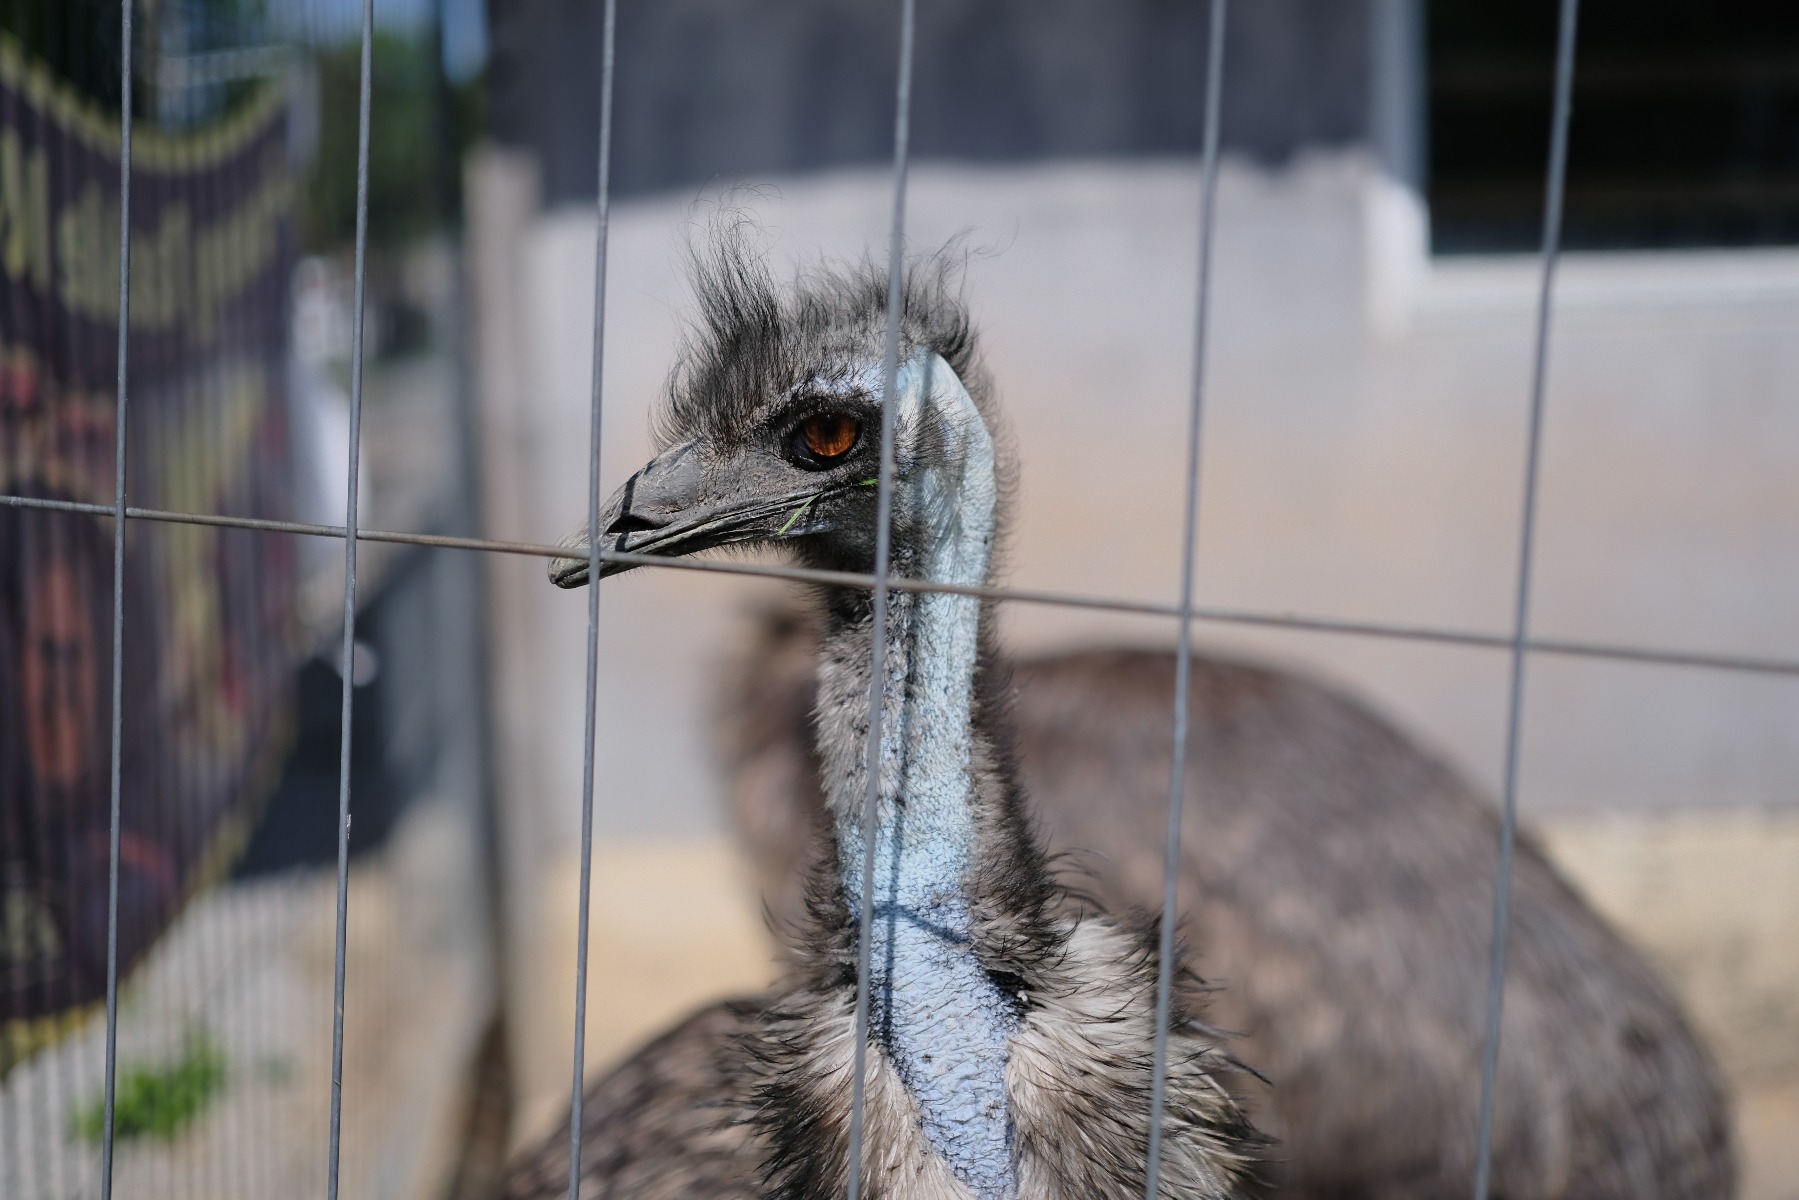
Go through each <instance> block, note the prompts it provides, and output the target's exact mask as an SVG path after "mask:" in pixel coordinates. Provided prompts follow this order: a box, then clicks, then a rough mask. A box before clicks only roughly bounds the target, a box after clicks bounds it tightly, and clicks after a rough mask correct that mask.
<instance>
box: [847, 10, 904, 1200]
mask: <svg viewBox="0 0 1799 1200" xmlns="http://www.w3.org/2000/svg"><path fill="white" fill-rule="evenodd" d="M916 10H917V5H916V4H915V2H914V0H900V44H899V81H898V83H897V84H896V85H895V88H894V113H893V229H892V232H891V233H890V235H889V239H888V246H887V348H886V355H885V358H884V360H883V362H882V364H881V384H882V392H881V469H880V475H879V486H878V487H877V488H876V502H875V561H874V612H873V620H872V622H871V625H872V633H873V638H872V642H871V646H870V649H869V673H868V746H867V749H866V751H865V757H864V762H863V770H864V771H865V772H866V774H867V777H868V791H867V793H866V794H865V795H864V796H863V798H862V896H861V907H860V908H859V909H858V911H857V914H856V916H857V922H858V924H857V932H856V1035H855V1036H856V1041H855V1051H854V1056H855V1062H854V1068H853V1069H854V1077H853V1082H852V1085H851V1087H852V1091H851V1096H850V1144H849V1200H859V1197H860V1196H861V1194H862V1134H863V1116H864V1109H865V1108H866V1107H867V1100H868V1094H867V1093H868V1078H867V1076H868V1004H869V982H870V981H869V973H870V971H871V969H872V968H871V964H870V954H871V945H870V943H871V941H872V939H873V937H874V877H875V814H876V810H877V808H878V806H879V804H880V795H881V702H882V699H883V693H884V691H885V689H884V687H883V686H882V685H883V683H884V682H885V680H886V675H887V591H888V589H887V572H888V568H889V566H890V565H891V562H890V560H891V558H892V549H893V545H892V543H893V530H892V524H893V430H894V410H895V409H896V408H897V407H898V403H899V401H898V397H897V395H896V394H895V393H896V391H897V389H898V386H899V337H900V316H901V312H900V309H901V306H902V305H903V303H904V301H905V279H904V275H905V252H906V251H905V246H906V168H907V155H908V153H909V151H910V149H911V140H912V43H913V37H914V26H915V25H916V23H917V11H916Z"/></svg>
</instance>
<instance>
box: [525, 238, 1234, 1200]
mask: <svg viewBox="0 0 1799 1200" xmlns="http://www.w3.org/2000/svg"><path fill="white" fill-rule="evenodd" d="M952 278H953V277H952V274H951V272H950V271H949V269H948V268H947V267H946V266H945V265H944V263H943V262H942V261H940V260H927V261H923V262H920V263H916V264H914V265H913V266H911V267H910V268H909V269H908V270H907V272H906V274H905V277H904V278H903V280H902V288H901V291H902V293H903V300H902V307H901V317H900V335H901V340H900V351H899V370H898V376H897V381H896V386H895V389H894V395H893V396H891V397H888V396H886V395H884V394H883V391H884V378H883V376H884V369H883V363H884V352H885V333H886V322H887V316H886V313H887V291H888V279H887V276H886V272H885V271H884V270H881V269H879V268H876V267H873V266H869V265H862V266H848V267H820V268H818V269H817V270H815V271H814V272H812V273H811V274H809V275H807V276H804V277H802V278H801V280H800V281H799V282H798V284H797V285H795V286H794V287H792V288H790V289H788V290H786V291H780V290H777V288H776V286H775V285H774V282H773V280H772V278H771V276H770V275H769V273H768V270H767V268H766V266H765V265H763V264H762V263H761V261H760V260H759V259H757V258H756V257H755V256H754V255H752V254H751V253H749V252H748V251H747V250H746V249H745V247H744V246H743V244H742V242H741V240H740V239H739V238H737V237H736V236H734V235H731V234H725V235H721V236H720V237H719V238H718V239H717V245H716V247H715V254H714V255H713V256H712V257H710V258H709V259H708V260H707V261H704V262H702V263H701V264H699V266H698V271H697V277H696V287H695V291H696V293H697V295H698V299H699V305H700V312H701V322H700V327H699V328H698V329H697V330H696V332H695V334H694V335H693V336H692V337H690V339H689V343H688V345H687V346H686V347H685V348H684V350H685V352H684V354H683V355H682V359H681V361H680V362H679V364H678V365H677V367H676V370H675V372H674V374H673V376H672V377H671V381H670V385H669V389H668V395H667V402H666V406H665V409H664V416H663V421H662V425H661V430H660V434H661V436H660V441H661V443H662V446H663V448H662V451H661V452H660V453H659V454H657V455H656V457H655V458H654V459H652V460H651V461H650V462H649V463H648V464H647V465H646V466H644V467H643V468H642V469H641V470H639V471H638V472H637V473H636V474H635V475H633V476H632V477H631V478H630V479H629V480H628V481H627V482H626V483H625V484H624V486H623V487H621V488H620V489H619V490H618V491H617V492H616V493H615V494H614V495H613V496H612V498H611V499H610V500H609V501H608V504H607V507H606V510H605V512H604V515H603V518H602V528H603V531H604V532H603V537H604V539H605V545H606V546H607V547H609V548H613V549H617V550H623V551H633V552H636V553H640V554H653V555H667V556H675V555H686V554H693V553H696V552H699V551H703V550H708V549H714V548H717V547H721V546H752V545H780V546H784V547H786V548H788V549H790V550H791V552H792V554H793V556H794V557H795V558H796V559H797V560H798V561H799V562H800V563H802V564H804V565H806V566H811V567H818V568H825V569H832V570H839V571H856V572H867V571H869V570H871V569H872V566H873V563H874V544H875V520H876V489H875V488H874V487H872V486H870V485H871V484H872V483H873V481H874V480H875V479H876V477H877V475H878V471H879V468H878V462H879V454H880V433H879V430H880V426H881V418H882V406H883V405H885V404H892V405H893V417H894V421H895V428H896V439H895V447H894V491H893V519H892V526H891V528H892V566H893V570H894V572H895V574H896V575H900V576H905V577H910V578H913V579H922V580H929V581H932V582H936V583H942V584H949V585H976V584H982V583H986V582H988V581H989V580H990V579H991V578H992V575H993V559H994V551H995V547H996V545H997V544H998V542H999V538H1000V531H1001V528H1002V525H1003V508H1004V504H1003V501H1004V496H1005V493H1006V491H1007V480H1008V477H1009V473H1010V467H1009V463H1008V455H1007V452H1006V449H1005V444H1004V441H1003V439H1002V438H1001V437H1000V436H998V430H997V426H996V420H995V411H994V406H993V402H992V399H991V389H990V385H989V382H988V379H987V377H986V374H985V372H984V371H983V370H982V368H981V365H980V362H979V358H978V355H977V352H976V344H975V336H974V332H973V329H972V327H971V324H970V320H969V316H968V313H967V310H966V308H965V306H964V305H963V304H962V302H961V300H960V298H959V295H958V294H957V293H956V291H955V289H954V287H953V286H952ZM585 543H586V530H585V528H583V529H582V530H581V531H580V532H578V533H577V534H576V535H575V537H574V538H573V539H571V542H570V545H571V553H570V557H568V558H565V559H558V560H555V561H554V562H552V564H551V566H550V575H551V579H552V580H553V581H554V582H555V583H557V584H558V585H560V586H563V587H573V586H579V585H581V584H582V583H585V582H586V581H587V572H588V559H587V557H586V553H587V551H586V546H585ZM625 569H626V566H625V565H624V564H622V563H618V562H609V563H607V564H606V565H605V567H603V568H602V570H601V574H602V575H608V574H613V573H616V572H619V571H622V570H625ZM816 600H817V607H818V612H819V620H820V626H821V630H820V635H819V642H818V646H817V653H816V686H817V701H816V706H815V710H814V716H813V720H814V722H815V725H816V734H817V737H816V747H817V753H818V758H819V763H820V768H821V772H820V779H821V781H822V785H823V792H822V797H823V811H824V812H825V813H826V814H827V819H826V821H825V830H826V836H824V837H823V838H822V839H821V840H820V841H819V842H818V843H817V844H816V846H815V847H813V849H814V850H815V851H816V855H815V856H814V859H813V862H812V869H811V870H810V872H809V874H808V878H809V881H810V884H809V890H808V894H807V899H806V902H805V903H804V904H803V905H801V906H799V907H798V908H797V909H796V911H795V913H794V924H793V935H792V936H793V954H792V962H791V965H790V968H789V970H788V972H787V974H786V976H785V978H784V979H783V980H781V981H780V982H779V983H778V984H777V986H776V987H775V988H774V989H773V990H772V991H771V992H770V993H769V994H768V995H765V996H761V997H754V998H748V999H743V1000H738V1001H734V1002H730V1003H726V1004H722V1005H719V1006H716V1007H714V1008H711V1009H708V1010H705V1011H703V1012H701V1013H700V1014H698V1015H697V1016H695V1017H693V1018H691V1019H690V1020H689V1021H687V1022H686V1023H685V1024H683V1025H681V1026H679V1027H677V1028H676V1029H674V1030H673V1031H671V1032H670V1033H668V1034H666V1035H665V1036H663V1037H662V1038H660V1039H659V1040H658V1041H656V1042H654V1043H652V1044H651V1045H649V1046H647V1047H645V1048H644V1049H643V1050H642V1051H640V1052H639V1053H638V1054H637V1055H636V1056H635V1057H633V1058H632V1059H630V1060H629V1061H627V1062H626V1063H625V1064H624V1065H622V1066H621V1067H619V1068H618V1069H617V1070H616V1071H614V1072H613V1073H612V1074H611V1075H610V1076H608V1077H606V1078H604V1079H602V1080H600V1081H599V1082H598V1083H597V1084H595V1085H594V1086H593V1088H592V1090H591V1091H590V1092H589V1093H588V1094H587V1096H586V1099H585V1101H584V1107H583V1122H584V1134H585V1138H584V1144H583V1155H582V1157H583V1161H582V1163H581V1164H580V1169H581V1177H582V1180H583V1184H582V1190H583V1194H585V1195H592V1196H605V1197H615V1198H623V1197H629V1198H632V1200H637V1198H646V1200H647V1198H653V1197H677V1196H679V1197H688V1198H699V1200H709V1198H713V1197H751V1196H772V1197H780V1198H783V1200H826V1198H827V1197H840V1196H842V1195H843V1194H844V1190H845V1188H846V1186H847V1184H848V1181H849V1171H850V1163H849V1155H848V1131H849V1125H850V1120H851V1103H852V1101H851V1088H852V1078H851V1076H852V1073H853V1072H852V1065H851V1064H852V1054H853V1048H854V1041H855V1025H854V1019H853V1009H854V1000H855V994H856V983H857V980H856V971H857V966H856V964H857V930H858V905H859V904H860V903H861V896H862V894H863V878H862V870H863V857H864V847H863V842H862V837H863V828H862V817H861V814H862V808H863V797H864V795H865V790H866V784H867V780H866V775H865V767H864V763H865V758H864V743H865V739H866V736H867V732H868V729H869V724H870V720H869V718H870V712H869V703H870V690H871V689H870V684H871V682H872V681H871V679H870V674H869V672H870V657H871V654H870V652H871V650H872V647H873V641H872V638H873V619H872V603H871V599H870V596H869V594H868V593H867V592H866V591H865V590H859V589H820V590H819V591H818V592H817V595H816ZM992 618H993V613H992V611H991V606H990V605H988V604H986V603H984V602H983V601H981V600H978V599H976V598H973V597H970V596H967V595H959V594H952V593H944V592H927V593H911V592H895V593H893V595H892V599H891V607H890V610H889V619H888V626H887V630H888V633H887V644H886V648H885V656H886V657H885V663H886V669H885V677H884V678H883V679H882V680H881V681H880V696H881V704H882V706H883V709H882V728H883V733H884V736H883V739H882V747H881V753H880V758H879V764H880V765H879V768H878V785H879V790H878V795H879V804H878V809H877V825H878V828H877V832H876V837H875V847H874V864H875V875H874V882H873V892H872V894H873V905H872V912H873V938H872V944H871V947H870V951H871V953H870V961H871V979H870V995H871V997H872V1005H871V1020H870V1026H869V1035H868V1036H869V1043H870V1045H869V1053H868V1059H867V1097H866V1109H865V1111H866V1130H867V1134H866V1142H865V1144H864V1152H863V1155H862V1176H861V1183H862V1186H863V1189H864V1194H865V1195H867V1196H869V1197H871V1198H873V1197H880V1198H882V1200H940V1198H941V1200H1008V1198H1011V1197H1031V1198H1040V1197H1041V1198H1046V1200H1048V1198H1053V1200H1093V1198H1096V1197H1136V1196H1140V1195H1142V1194H1143V1192H1144V1189H1145V1186H1146V1181H1147V1171H1146V1165H1145V1164H1146V1161H1147V1156H1148V1148H1149V1142H1150V1137H1149V1133H1150V1130H1149V1113H1150V1091H1151V1074H1152V1066H1151V1062H1152V1043H1153V1036H1154V1026H1155V1018H1154V1012H1155V992H1156V978H1157V969H1158V956H1157V951H1156V939H1155V933H1154V927H1153V926H1152V924H1151V923H1150V922H1148V921H1147V920H1144V919H1142V918H1139V917H1134V916H1133V915H1131V914H1130V913H1128V912H1126V913H1121V914H1119V915H1117V916H1108V915H1106V914H1105V913H1103V912H1101V911H1099V910H1098V908H1097V907H1096V906H1094V905H1093V904H1091V903H1089V902H1087V901H1085V900H1083V899H1082V898H1080V897H1079V896H1078V895H1077V894H1076V893H1074V892H1073V891H1071V890H1070V889H1068V888H1067V887H1065V886H1062V885H1061V884H1058V883H1057V881H1056V880H1055V879H1054V878H1053V876H1052V874H1051V871H1050V869H1049V865H1048V863H1047V861H1046V858H1045V855H1044V851H1043V848H1042V846H1041V844H1040V841H1039V839H1038V836H1037V835H1036V833H1035V831H1034V829H1033V827H1032V823H1031V818H1030V816H1029V813H1028V809H1027V805H1026V802H1025V797H1024V795H1023V793H1022V792H1021V789H1020V787H1019V782H1018V776H1017V771H1016V768H1015V767H1014V765H1013V761H1012V755H1011V749H1010V736H1009V732H1008V722H1007V716H1006V708H1005V694H1006V689H1005V685H1004V681H1003V677H1002V675H1001V673H1000V671H999V670H998V668H997V667H996V661H997V659H996V654H995V650H994V635H993V620H992ZM1095 800H1096V802H1097V803H1101V804H1103V803H1106V796H1105V794H1104V791H1103V789H1102V790H1101V792H1100V793H1099V794H1097V795H1096V796H1095ZM798 869H800V864H796V870H798ZM1179 995H1180V997H1181V999H1180V1001H1179V1003H1177V1004H1176V1005H1175V1011H1174V1012H1173V1014H1172V1021H1171V1026H1170V1033H1169V1046H1168V1054H1167V1076H1166V1079H1167V1085H1166V1086H1167V1090H1166V1108H1165V1114H1164V1118H1163V1123H1162V1153H1161V1159H1160V1161H1161V1194H1162V1195H1164V1196H1169V1197H1182V1198H1188V1197H1191V1198H1207V1200H1212V1198H1216V1200H1224V1198H1227V1197H1239V1196H1246V1195H1250V1194H1253V1193H1254V1191H1255V1189H1256V1187H1257V1178H1258V1170H1259V1166H1260V1160H1261V1159H1262V1158H1263V1156H1264V1143H1263V1139H1262V1138H1261V1137H1260V1135H1259V1134H1258V1133H1257V1132H1256V1131H1255V1129H1254V1128H1253V1126H1252V1125H1251V1124H1250V1123H1249V1122H1248V1121H1247V1120H1246V1118H1245V1117H1244V1115H1243V1111H1242V1108H1241V1105H1240V1104H1239V1102H1238V1100H1237V1099H1236V1097H1235V1096H1234V1094H1233V1091H1232V1088H1233V1087H1234V1085H1235V1082H1236V1081H1237V1080H1238V1079H1239V1078H1240V1076H1239V1075H1238V1068H1237V1067H1236V1065H1235V1063H1234V1061H1233V1060H1232V1059H1231V1058H1230V1057H1229V1056H1228V1054H1226V1052H1225V1051H1224V1050H1223V1048H1222V1046H1221V1037H1220V1035H1218V1034H1216V1033H1214V1032H1213V1031H1212V1030H1210V1029H1209V1028H1207V1027H1206V1026H1204V1025H1202V1024H1201V1023H1200V1022H1199V1021H1198V1020H1197V1018H1196V1001H1197V997H1198V988H1197V986H1196V985H1194V984H1192V983H1191V982H1190V981H1189V982H1187V985H1186V986H1182V987H1181V988H1180V989H1179ZM568 1172H569V1163H568V1139H567V1134H566V1132H565V1133H563V1134H560V1135H558V1136H555V1137H552V1138H551V1139H550V1140H549V1141H548V1142H547V1143H545V1144H544V1146H543V1147H542V1148H540V1149H539V1150H537V1151H536V1152H535V1153H533V1154H530V1155H528V1156H527V1157H526V1158H525V1159H524V1160H523V1161H522V1162H521V1163H519V1164H518V1166H517V1167H516V1169H515V1171H514V1172H513V1174H512V1175H511V1178H510V1182H509V1184H508V1191H507V1193H506V1194H507V1195H508V1196H510V1197H513V1198H514V1200H526V1198H532V1197H549V1196H554V1195H559V1194H561V1193H562V1191H563V1189H565V1188H566V1181H567V1179H568Z"/></svg>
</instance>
